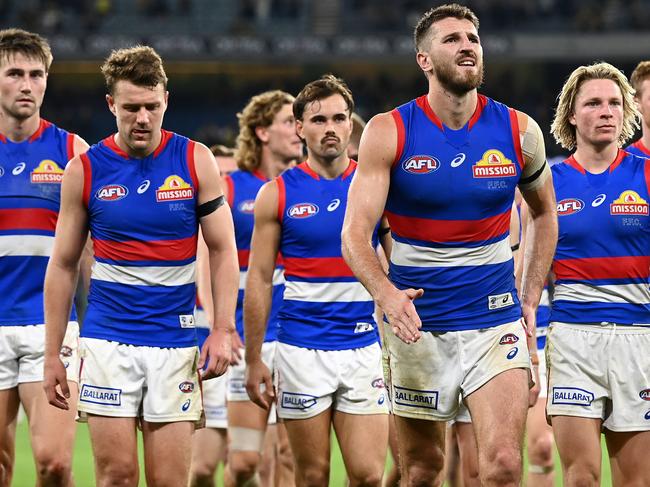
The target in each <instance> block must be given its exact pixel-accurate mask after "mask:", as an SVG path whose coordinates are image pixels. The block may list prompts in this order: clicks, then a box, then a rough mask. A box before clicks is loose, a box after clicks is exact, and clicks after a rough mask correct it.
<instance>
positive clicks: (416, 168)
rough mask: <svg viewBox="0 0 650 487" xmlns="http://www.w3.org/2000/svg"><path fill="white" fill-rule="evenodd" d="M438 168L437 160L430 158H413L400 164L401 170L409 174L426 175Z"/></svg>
mask: <svg viewBox="0 0 650 487" xmlns="http://www.w3.org/2000/svg"><path fill="white" fill-rule="evenodd" d="M439 167H440V162H439V161H438V159H436V158H435V157H431V156H413V157H411V158H410V159H407V160H406V161H404V162H403V163H402V169H404V170H405V171H406V172H408V173H411V174H428V173H430V172H433V171H435V170H437V169H438V168H439Z"/></svg>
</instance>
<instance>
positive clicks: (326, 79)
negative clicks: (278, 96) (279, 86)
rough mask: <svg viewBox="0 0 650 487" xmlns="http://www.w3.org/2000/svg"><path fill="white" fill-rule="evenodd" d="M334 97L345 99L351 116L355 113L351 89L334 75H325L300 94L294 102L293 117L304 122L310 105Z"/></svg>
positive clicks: (307, 86) (309, 84)
mask: <svg viewBox="0 0 650 487" xmlns="http://www.w3.org/2000/svg"><path fill="white" fill-rule="evenodd" d="M332 95H341V96H342V97H343V99H344V100H345V103H346V105H347V106H348V112H350V115H351V114H352V112H353V111H354V99H353V98H352V92H351V91H350V88H348V85H347V84H346V83H345V81H343V80H342V79H341V78H337V77H336V76H334V75H333V74H325V75H323V76H322V77H321V78H319V79H317V80H316V81H312V82H311V83H308V84H307V85H306V86H305V87H304V88H303V89H302V90H301V91H300V93H298V96H297V97H296V99H295V101H294V102H293V116H294V117H296V120H302V117H303V115H304V113H305V107H306V106H307V105H308V104H309V103H311V102H313V101H316V100H322V99H323V98H327V97H329V96H332Z"/></svg>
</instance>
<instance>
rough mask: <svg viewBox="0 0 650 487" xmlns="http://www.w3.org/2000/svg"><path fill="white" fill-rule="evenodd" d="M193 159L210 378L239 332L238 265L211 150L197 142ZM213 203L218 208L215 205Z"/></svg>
mask: <svg viewBox="0 0 650 487" xmlns="http://www.w3.org/2000/svg"><path fill="white" fill-rule="evenodd" d="M194 160H195V165H196V174H197V176H198V179H199V194H198V205H199V215H201V213H204V214H203V216H200V219H199V222H200V224H201V232H202V235H203V240H204V241H205V244H206V246H207V255H208V260H209V267H210V285H211V287H210V289H211V290H212V306H213V314H212V331H211V332H210V336H208V338H207V339H206V341H205V343H204V344H203V348H202V350H201V358H200V360H199V367H203V366H204V365H205V364H206V363H207V367H206V368H205V370H204V373H203V376H204V378H206V379H209V378H212V377H215V376H219V375H223V374H224V373H225V372H226V370H227V369H228V365H229V364H230V360H231V350H232V347H231V340H232V335H233V334H234V333H236V331H235V306H236V304H237V288H238V285H239V277H238V276H239V268H238V266H237V248H236V246H235V233H234V232H235V231H234V227H233V222H232V215H231V213H230V208H229V207H228V205H227V204H224V203H225V202H224V198H223V191H222V190H221V185H220V179H221V178H220V175H219V167H218V166H217V163H216V161H215V159H214V156H213V155H212V153H211V152H210V150H209V149H208V148H207V147H205V146H204V145H202V144H196V145H195V147H194ZM202 205H206V206H202ZM214 206H217V208H216V209H213V207H214ZM202 208H204V209H205V210H202Z"/></svg>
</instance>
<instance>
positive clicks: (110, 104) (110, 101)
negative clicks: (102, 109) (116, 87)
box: [106, 94, 117, 116]
mask: <svg viewBox="0 0 650 487" xmlns="http://www.w3.org/2000/svg"><path fill="white" fill-rule="evenodd" d="M106 103H107V104H108V109H109V110H110V111H111V113H112V114H113V115H115V116H117V113H115V98H113V95H111V94H107V95H106Z"/></svg>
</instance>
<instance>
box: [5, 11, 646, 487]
mask: <svg viewBox="0 0 650 487" xmlns="http://www.w3.org/2000/svg"><path fill="white" fill-rule="evenodd" d="M439 3H443V2H435V1H422V0H388V1H387V0H320V1H318V0H314V1H312V0H59V1H55V0H20V1H18V0H0V27H2V28H5V27H22V28H25V29H28V30H33V31H36V32H39V33H40V34H42V35H44V36H45V37H47V38H48V39H49V41H50V42H51V44H52V49H53V53H54V58H55V60H54V65H53V68H52V70H51V75H50V78H49V81H48V91H47V94H46V99H45V104H44V108H43V110H42V114H43V116H44V117H45V118H47V119H49V120H51V121H53V122H54V123H57V124H59V125H61V126H62V127H64V128H66V129H68V130H71V131H73V132H77V133H78V134H80V135H81V136H82V137H83V138H85V139H86V140H87V141H88V142H89V143H94V142H95V141H97V140H99V139H101V138H103V137H105V136H106V135H108V134H110V133H112V132H114V130H115V122H114V119H113V117H112V115H111V114H110V113H109V111H108V110H107V109H106V104H105V101H104V94H105V89H104V86H103V80H102V78H101V76H100V73H99V65H100V63H101V60H102V59H103V58H104V57H105V56H106V55H107V54H108V53H109V52H110V49H113V48H118V47H125V46H129V45H133V44H137V43H146V44H149V45H152V46H153V47H154V48H155V49H156V50H158V52H159V53H160V54H161V55H162V56H163V58H164V60H165V67H166V71H167V75H168V77H169V91H170V106H169V109H168V111H167V114H166V117H165V127H166V128H167V129H170V130H174V131H178V132H180V133H182V134H184V135H187V136H190V137H192V138H194V139H196V140H199V141H201V142H204V143H205V144H208V145H211V144H214V143H222V144H226V145H232V144H233V142H234V137H235V135H236V131H237V121H236V116H235V114H236V113H237V111H239V110H240V109H241V108H242V107H243V106H244V104H245V103H246V101H247V99H248V98H249V97H250V96H251V95H253V94H255V93H258V92H260V91H264V90H268V89H283V90H286V91H288V92H290V93H293V94H296V93H297V92H298V91H299V90H300V88H301V87H302V86H303V85H304V84H305V83H306V82H308V81H311V80H313V79H315V78H316V77H318V76H320V75H321V74H323V73H325V72H331V73H334V74H336V75H337V76H341V77H343V78H344V79H345V80H346V81H347V82H348V84H349V86H350V88H351V89H352V92H353V94H354V96H355V101H356V104H357V112H358V113H359V114H360V115H361V116H363V117H364V118H366V119H368V118H369V117H371V116H372V115H374V114H375V113H378V112H381V111H385V110H388V109H391V108H392V107H394V106H396V105H399V104H401V103H404V102H406V101H408V100H410V99H412V98H414V97H416V96H418V95H420V94H423V93H425V92H426V82H425V80H424V77H423V76H422V74H421V73H420V71H419V70H418V68H417V66H416V64H415V62H414V54H413V47H412V41H411V33H412V29H413V26H414V24H415V22H416V21H417V19H418V18H419V16H420V15H421V14H422V13H423V12H424V11H425V10H427V9H428V8H430V7H432V6H434V5H437V4H439ZM459 3H462V4H466V5H468V6H470V7H471V8H472V9H474V11H475V12H476V13H477V14H478V16H479V18H480V20H481V29H480V34H481V38H482V44H483V47H484V53H485V64H486V77H485V82H484V85H483V87H482V88H481V91H482V92H483V93H485V94H487V95H488V96H491V97H493V98H495V99H497V100H500V101H502V102H504V103H507V104H508V105H511V106H513V107H516V108H518V109H520V110H523V111H525V112H527V113H528V114H529V115H531V116H533V117H534V118H535V119H536V120H537V121H538V122H539V124H540V126H541V127H542V130H543V131H544V133H545V136H546V143H547V153H548V156H549V158H558V157H562V156H563V155H564V154H563V152H562V150H561V148H560V147H559V146H557V145H556V144H555V143H554V142H553V140H552V138H551V137H550V135H549V127H550V120H551V118H552V115H553V107H554V105H555V97H556V96H557V94H558V92H559V90H560V88H561V86H562V83H563V82H564V80H565V79H566V77H567V76H568V74H569V73H570V72H571V70H573V69H574V68H575V67H576V66H578V65H580V64H585V63H591V62H594V61H597V60H605V61H608V62H610V63H613V64H615V65H616V66H618V67H619V68H621V69H622V70H623V71H624V72H625V74H626V75H628V76H629V74H630V73H631V71H632V69H633V68H634V66H635V65H636V63H637V62H638V61H640V60H641V59H644V58H647V57H648V56H649V55H650V52H649V51H648V49H647V46H649V45H650V27H649V26H650V0H627V1H623V0H476V1H460V2H459ZM18 436H19V438H18V445H17V451H16V457H17V459H16V473H15V479H14V485H16V486H19V487H22V486H27V485H33V484H34V481H33V479H34V476H33V463H32V461H31V454H30V452H29V445H28V438H27V433H26V428H25V425H24V424H22V425H20V426H19V431H18ZM78 436H79V438H78V447H77V450H76V458H75V475H76V479H77V485H79V486H81V487H83V486H86V485H92V483H93V481H92V460H91V455H90V446H89V442H88V439H87V430H86V429H85V427H84V426H82V427H80V429H79V433H78ZM335 457H336V453H335ZM556 471H557V472H558V473H559V465H558V468H557V469H556ZM342 478H343V465H342V462H341V461H340V458H335V459H334V461H333V472H332V481H331V485H343V480H342ZM604 479H605V482H604V484H605V485H607V482H608V479H609V474H608V472H605V475H604ZM141 484H144V477H142V481H141ZM558 485H560V484H559V483H558Z"/></svg>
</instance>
